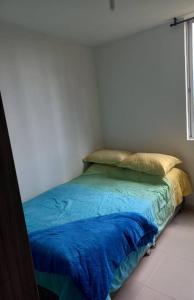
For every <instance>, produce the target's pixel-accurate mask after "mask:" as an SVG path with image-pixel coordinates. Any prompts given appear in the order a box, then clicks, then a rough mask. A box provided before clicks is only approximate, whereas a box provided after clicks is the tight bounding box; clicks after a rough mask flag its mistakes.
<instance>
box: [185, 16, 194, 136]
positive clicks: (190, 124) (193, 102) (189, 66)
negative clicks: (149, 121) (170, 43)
mask: <svg viewBox="0 0 194 300" xmlns="http://www.w3.org/2000/svg"><path fill="white" fill-rule="evenodd" d="M193 24H194V20H190V21H188V22H187V23H186V24H185V58H186V72H185V74H186V119H187V140H188V141H194V76H193V75H194V74H193V73H194V57H193V53H194V51H193V45H194V41H193V36H194V33H193V30H194V25H193Z"/></svg>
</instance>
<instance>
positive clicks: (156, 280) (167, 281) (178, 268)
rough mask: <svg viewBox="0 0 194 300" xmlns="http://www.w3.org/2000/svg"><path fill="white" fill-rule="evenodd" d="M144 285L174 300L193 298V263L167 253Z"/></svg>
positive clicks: (189, 299) (190, 299)
mask: <svg viewBox="0 0 194 300" xmlns="http://www.w3.org/2000/svg"><path fill="white" fill-rule="evenodd" d="M146 286H148V287H150V288H152V289H154V290H156V291H159V292H161V293H163V294H166V295H168V296H171V297H174V298H175V299H176V300H193V299H194V263H192V262H191V261H188V260H186V259H179V258H175V257H173V256H172V255H168V256H167V258H166V260H165V261H164V262H163V263H162V264H161V265H160V266H159V267H158V269H157V270H156V271H155V272H153V274H152V275H151V276H150V278H149V279H148V281H147V282H146Z"/></svg>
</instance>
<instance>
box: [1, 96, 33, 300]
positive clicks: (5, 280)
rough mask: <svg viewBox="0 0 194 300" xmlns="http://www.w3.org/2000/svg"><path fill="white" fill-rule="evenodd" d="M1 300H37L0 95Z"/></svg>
mask: <svg viewBox="0 0 194 300" xmlns="http://www.w3.org/2000/svg"><path fill="white" fill-rule="evenodd" d="M0 299H1V300H13V299H17V300H28V299H29V300H36V299H39V297H38V291H37V286H36V282H35V278H34V273H33V266H32V259H31V253H30V249H29V243H28V236H27V231H26V225H25V221H24V215H23V209H22V204H21V198H20V192H19V187H18V182H17V176H16V171H15V166H14V161H13V156H12V151H11V145H10V141H9V135H8V130H7V125H6V119H5V114H4V110H3V104H2V99H1V95H0Z"/></svg>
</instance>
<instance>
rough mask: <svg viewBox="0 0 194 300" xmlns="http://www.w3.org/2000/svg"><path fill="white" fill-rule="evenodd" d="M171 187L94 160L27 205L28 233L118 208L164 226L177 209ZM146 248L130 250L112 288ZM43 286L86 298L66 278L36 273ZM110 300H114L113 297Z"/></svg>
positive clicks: (78, 298) (69, 296) (77, 298)
mask: <svg viewBox="0 0 194 300" xmlns="http://www.w3.org/2000/svg"><path fill="white" fill-rule="evenodd" d="M174 203H175V202H174V198H173V193H172V191H171V188H170V185H169V184H168V182H167V181H166V179H163V178H161V177H159V176H152V175H147V174H143V173H140V172H135V171H132V170H128V169H121V168H117V167H112V166H105V165H97V164H94V165H92V166H91V167H90V168H88V170H87V171H85V172H84V173H83V174H82V175H81V176H79V177H77V178H75V179H73V180H72V181H70V182H68V183H65V184H63V185H60V186H58V187H56V188H54V189H52V190H50V191H48V192H46V193H43V194H41V195H40V196H38V197H36V198H34V199H32V200H30V201H27V202H26V203H25V204H24V213H25V218H26V224H27V228H28V232H33V231H35V230H39V229H45V228H49V227H51V226H55V225H59V224H64V223H67V222H72V221H75V220H79V219H84V218H89V217H95V216H100V215H107V214H110V213H117V212H127V211H128V212H138V213H141V214H142V215H143V216H144V217H146V218H147V219H148V220H150V221H151V222H153V223H154V224H155V225H156V226H157V227H158V229H159V232H160V231H161V230H162V229H163V228H164V226H165V225H166V223H167V222H168V220H169V218H170V217H171V216H172V215H173V213H174V210H175V205H174ZM145 251H146V247H144V248H142V249H140V250H139V251H138V252H134V253H132V254H131V255H130V256H129V257H128V258H127V259H126V260H125V261H124V262H123V263H122V264H121V265H120V267H119V268H118V270H117V271H116V273H115V276H114V280H113V282H112V286H111V290H110V293H111V292H114V291H115V290H117V289H118V288H119V287H120V286H121V285H122V283H123V281H124V280H126V278H127V277H128V275H130V273H131V272H132V271H133V270H134V268H135V267H136V265H137V264H138V261H139V260H140V258H141V257H142V256H143V254H144V253H145ZM36 277H37V282H38V284H39V285H41V286H43V287H45V288H48V289H50V290H52V291H53V292H55V293H56V294H57V295H58V296H59V299H60V300H65V299H68V300H81V299H83V297H82V295H81V294H80V292H79V290H78V289H77V288H76V287H75V286H74V284H73V282H71V280H70V279H69V278H67V277H63V276H59V275H56V274H47V273H41V272H36ZM109 299H110V298H109Z"/></svg>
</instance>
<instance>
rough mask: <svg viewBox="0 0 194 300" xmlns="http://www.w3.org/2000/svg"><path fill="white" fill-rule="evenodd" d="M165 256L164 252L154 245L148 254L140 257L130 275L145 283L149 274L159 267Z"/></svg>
mask: <svg viewBox="0 0 194 300" xmlns="http://www.w3.org/2000/svg"><path fill="white" fill-rule="evenodd" d="M165 258H166V253H164V252H163V251H162V250H159V249H157V247H156V248H155V249H153V250H152V251H151V255H150V256H145V257H143V258H142V260H141V262H140V263H139V265H138V266H137V268H136V270H135V271H134V272H133V274H132V275H131V277H132V278H134V279H135V280H136V281H138V282H141V283H145V282H146V281H147V280H148V278H149V277H150V276H151V274H152V273H153V272H154V271H155V270H156V269H157V268H158V267H159V265H160V264H162V262H163V261H164V260H165Z"/></svg>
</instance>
